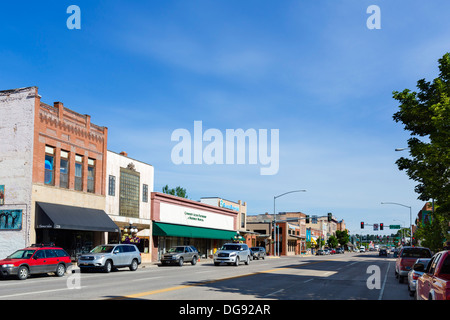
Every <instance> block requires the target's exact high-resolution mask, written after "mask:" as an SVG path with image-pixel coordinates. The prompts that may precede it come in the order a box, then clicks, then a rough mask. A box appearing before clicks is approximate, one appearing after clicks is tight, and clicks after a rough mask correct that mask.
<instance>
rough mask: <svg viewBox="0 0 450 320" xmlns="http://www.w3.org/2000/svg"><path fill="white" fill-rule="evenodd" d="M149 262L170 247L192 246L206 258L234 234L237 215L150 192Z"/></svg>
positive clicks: (227, 210)
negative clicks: (150, 250) (150, 228)
mask: <svg viewBox="0 0 450 320" xmlns="http://www.w3.org/2000/svg"><path fill="white" fill-rule="evenodd" d="M151 198H152V199H151V203H152V212H151V215H152V221H153V223H152V244H151V245H152V261H159V259H160V257H161V255H162V254H164V253H165V252H166V251H167V250H168V249H170V247H172V246H176V245H192V246H195V247H196V248H197V250H198V251H199V253H200V256H201V257H203V258H207V257H210V256H212V255H213V254H214V252H215V251H216V250H217V249H219V248H220V247H221V246H222V245H223V244H224V243H227V242H232V241H233V240H234V237H235V236H236V234H237V231H236V229H237V216H238V213H237V212H235V211H233V210H229V209H226V208H220V207H217V206H212V205H208V204H204V203H200V202H197V201H192V200H188V199H184V198H180V197H176V196H171V195H168V194H164V193H159V192H152V194H151Z"/></svg>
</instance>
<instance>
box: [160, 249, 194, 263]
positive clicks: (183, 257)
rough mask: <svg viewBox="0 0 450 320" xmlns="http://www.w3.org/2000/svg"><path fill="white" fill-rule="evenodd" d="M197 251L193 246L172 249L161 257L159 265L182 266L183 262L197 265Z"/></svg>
mask: <svg viewBox="0 0 450 320" xmlns="http://www.w3.org/2000/svg"><path fill="white" fill-rule="evenodd" d="M198 256H199V255H198V250H197V249H196V248H195V247H193V246H176V247H172V248H170V249H169V251H167V252H166V253H165V254H163V255H162V256H161V264H162V265H165V264H177V265H179V266H182V265H183V263H184V262H190V263H191V264H192V265H195V264H197V261H198Z"/></svg>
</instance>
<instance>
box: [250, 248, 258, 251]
mask: <svg viewBox="0 0 450 320" xmlns="http://www.w3.org/2000/svg"><path fill="white" fill-rule="evenodd" d="M250 250H252V251H259V248H250Z"/></svg>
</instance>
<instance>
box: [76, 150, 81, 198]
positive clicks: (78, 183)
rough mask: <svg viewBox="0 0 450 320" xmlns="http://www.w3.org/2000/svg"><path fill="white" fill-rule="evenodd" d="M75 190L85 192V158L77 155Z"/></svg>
mask: <svg viewBox="0 0 450 320" xmlns="http://www.w3.org/2000/svg"><path fill="white" fill-rule="evenodd" d="M75 190H77V191H83V156H79V155H75Z"/></svg>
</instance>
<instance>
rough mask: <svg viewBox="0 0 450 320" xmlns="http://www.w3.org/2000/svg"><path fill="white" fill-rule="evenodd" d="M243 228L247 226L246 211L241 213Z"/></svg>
mask: <svg viewBox="0 0 450 320" xmlns="http://www.w3.org/2000/svg"><path fill="white" fill-rule="evenodd" d="M241 228H245V213H241Z"/></svg>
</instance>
